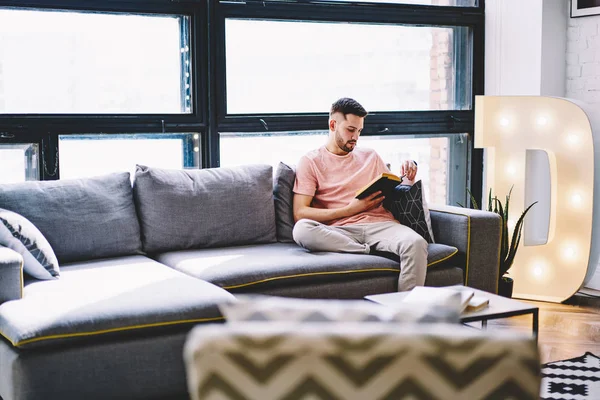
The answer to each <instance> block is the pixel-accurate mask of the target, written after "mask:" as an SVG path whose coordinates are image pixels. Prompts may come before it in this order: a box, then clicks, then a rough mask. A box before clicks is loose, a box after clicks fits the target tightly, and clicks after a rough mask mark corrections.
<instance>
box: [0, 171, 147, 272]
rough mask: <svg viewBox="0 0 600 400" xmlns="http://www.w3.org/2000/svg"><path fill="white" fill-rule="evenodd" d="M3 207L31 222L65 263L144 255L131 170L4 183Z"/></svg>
mask: <svg viewBox="0 0 600 400" xmlns="http://www.w3.org/2000/svg"><path fill="white" fill-rule="evenodd" d="M0 207H2V208H5V209H8V210H11V211H14V212H16V213H19V214H21V215H22V216H24V217H25V218H27V219H28V220H29V221H31V223H32V224H34V225H35V226H36V227H37V228H38V229H39V230H40V232H42V234H43V235H44V237H46V239H48V242H49V243H50V245H51V246H52V249H53V250H54V253H55V254H56V257H57V258H58V261H59V262H60V263H61V264H64V263H67V262H74V261H81V260H91V259H94V258H104V257H117V256H126V255H133V254H141V250H142V242H141V239H140V225H139V222H138V218H137V215H136V212H135V204H134V203H133V193H132V188H131V180H130V179H129V173H128V172H122V173H113V174H108V175H103V176H97V177H92V178H82V179H61V180H57V181H41V182H37V181H28V182H22V183H12V184H4V185H0Z"/></svg>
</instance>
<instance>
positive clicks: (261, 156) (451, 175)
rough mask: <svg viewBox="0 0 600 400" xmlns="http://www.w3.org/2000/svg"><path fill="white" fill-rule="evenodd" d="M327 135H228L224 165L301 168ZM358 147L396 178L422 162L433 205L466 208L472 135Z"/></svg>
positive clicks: (374, 139) (366, 140)
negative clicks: (404, 166) (407, 163)
mask: <svg viewBox="0 0 600 400" xmlns="http://www.w3.org/2000/svg"><path fill="white" fill-rule="evenodd" d="M327 134H328V132H327V131H324V132H280V133H270V134H250V133H238V134H232V133H222V134H221V140H220V148H221V166H234V165H243V164H252V163H263V164H271V165H273V168H274V169H275V168H277V164H278V163H279V162H280V161H283V162H285V163H287V164H290V165H295V164H297V162H298V159H299V158H300V157H301V156H302V155H304V154H305V153H306V152H308V151H310V150H313V149H316V148H318V147H320V146H323V145H324V144H325V143H326V141H327ZM358 143H359V144H358V145H359V146H363V147H370V148H372V149H375V150H376V151H377V153H378V154H379V155H380V156H381V158H382V159H383V160H384V161H385V162H386V163H387V164H390V169H391V171H392V172H393V173H396V174H399V173H400V166H401V163H402V162H403V161H404V160H415V161H417V163H418V166H419V172H418V178H419V179H421V181H422V182H423V187H424V191H425V196H426V199H427V201H428V202H430V203H434V204H451V205H456V203H457V202H460V203H462V204H464V199H465V194H466V191H465V190H466V187H467V180H468V166H469V159H470V157H469V144H468V136H467V135H466V134H463V135H428V136H424V135H419V136H408V135H403V136H396V135H386V136H362V137H361V138H360V140H359V142H358Z"/></svg>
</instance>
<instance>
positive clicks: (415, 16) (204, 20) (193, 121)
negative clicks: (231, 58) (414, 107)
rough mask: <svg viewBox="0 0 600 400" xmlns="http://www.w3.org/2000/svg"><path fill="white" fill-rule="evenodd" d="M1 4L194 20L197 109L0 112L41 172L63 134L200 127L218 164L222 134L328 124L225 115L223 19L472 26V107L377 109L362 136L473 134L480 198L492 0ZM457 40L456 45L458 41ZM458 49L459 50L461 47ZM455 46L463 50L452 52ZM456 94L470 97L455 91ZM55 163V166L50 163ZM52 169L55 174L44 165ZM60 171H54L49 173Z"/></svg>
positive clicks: (3, 125) (209, 160) (2, 124)
mask: <svg viewBox="0 0 600 400" xmlns="http://www.w3.org/2000/svg"><path fill="white" fill-rule="evenodd" d="M1 7H2V8H15V9H39V10H71V11H82V12H109V13H110V12H131V13H140V14H154V13H156V14H180V15H186V16H188V17H189V18H190V20H189V21H190V41H191V45H190V49H191V51H192V55H191V57H192V58H191V60H192V66H193V68H192V70H191V79H192V85H191V96H192V98H193V106H192V110H191V111H192V112H191V113H190V114H135V115H134V114H131V115H124V114H44V115H40V114H0V142H6V143H38V145H39V149H40V168H39V171H40V179H42V180H51V179H58V178H59V177H60V173H59V171H58V170H57V171H53V168H52V167H53V166H55V165H58V161H57V160H58V157H59V149H58V136H59V135H69V134H75V135H81V134H86V133H90V134H98V133H104V134H123V133H128V134H129V133H131V134H134V133H143V134H153V133H155V134H165V133H169V132H172V133H187V132H194V133H199V134H200V137H201V160H202V167H203V168H208V167H218V166H219V164H220V160H219V154H220V149H219V132H236V131H237V132H264V131H265V130H267V129H268V130H269V131H303V130H311V131H312V130H322V129H324V127H326V126H327V118H328V115H327V112H326V110H324V112H323V113H298V114H260V115H257V114H253V115H226V114H225V113H224V111H225V110H226V108H225V104H226V103H225V102H226V98H225V96H226V92H225V67H226V64H225V62H226V60H225V19H226V18H230V17H233V18H251V19H277V20H301V21H352V22H367V23H369V22H371V23H385V24H394V23H398V24H413V25H414V24H422V25H435V26H468V27H469V28H471V35H472V36H471V45H472V62H471V69H470V70H469V71H457V76H456V81H457V83H458V82H460V81H461V80H462V79H464V78H467V77H470V79H471V101H470V102H471V109H470V110H440V111H399V112H373V113H371V114H370V115H369V120H368V123H367V124H366V125H365V129H364V131H363V135H384V134H386V132H390V133H391V132H394V134H398V132H402V134H419V133H422V134H432V133H436V134H437V133H449V134H453V133H456V134H462V133H467V134H469V135H470V137H471V140H470V142H471V169H470V171H469V172H470V173H469V175H470V187H471V191H472V193H473V194H474V196H475V198H481V191H482V189H481V187H482V178H483V150H481V149H474V147H473V143H474V140H473V139H474V137H473V135H474V109H473V107H474V105H475V96H476V95H481V94H483V89H484V28H485V0H479V1H478V4H477V6H475V7H470V6H469V7H463V6H427V5H411V4H390V3H369V2H368V1H365V2H337V1H336V2H330V1H327V0H285V1H276V0H265V1H262V0H261V1H258V0H245V1H244V0H226V1H225V0H223V1H220V0H103V1H98V0H8V1H3V2H2V6H1ZM455 45H456V44H455ZM457 50H458V49H457ZM455 54H456V52H455ZM457 95H464V94H463V93H461V92H460V91H457ZM48 166H51V167H50V168H48ZM47 172H48V173H47ZM52 172H54V173H52Z"/></svg>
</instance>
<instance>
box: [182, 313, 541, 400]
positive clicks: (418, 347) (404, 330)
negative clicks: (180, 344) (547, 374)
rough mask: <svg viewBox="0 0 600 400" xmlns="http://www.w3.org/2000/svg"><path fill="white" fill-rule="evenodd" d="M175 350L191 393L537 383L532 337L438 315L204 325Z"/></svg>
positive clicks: (468, 390)
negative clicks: (435, 320) (399, 320)
mask: <svg viewBox="0 0 600 400" xmlns="http://www.w3.org/2000/svg"><path fill="white" fill-rule="evenodd" d="M299 327H301V329H298V328H299ZM184 356H185V363H186V371H187V378H188V388H189V392H190V395H191V397H192V399H194V400H200V399H202V400H216V399H236V400H237V399H247V400H284V399H285V400H299V399H311V400H313V399H314V400H316V399H322V400H325V399H327V400H333V399H344V400H345V399H348V400H354V399H356V400H379V399H381V400H383V399H387V400H392V399H393V400H396V399H412V400H417V399H428V400H435V399H440V400H442V399H443V400H450V399H457V400H459V399H460V400H464V399H468V400H477V399H515V400H516V399H532V400H533V399H538V398H539V390H540V363H539V354H538V349H537V346H536V345H535V343H534V341H533V340H532V339H531V338H529V337H524V336H520V335H515V334H514V333H511V334H510V336H508V335H506V334H500V333H496V334H492V333H490V332H482V331H477V330H474V329H469V328H465V327H461V326H456V325H446V324H435V325H427V324H420V325H398V324H380V323H370V324H369V323H327V324H302V325H293V324H292V325H290V324H281V323H268V324H265V323H239V324H225V325H220V326H209V325H207V326H199V327H196V328H194V330H192V332H191V333H190V336H189V337H188V340H187V342H186V345H185V350H184Z"/></svg>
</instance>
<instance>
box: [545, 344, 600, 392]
mask: <svg viewBox="0 0 600 400" xmlns="http://www.w3.org/2000/svg"><path fill="white" fill-rule="evenodd" d="M540 398H541V399H544V400H545V399H552V400H558V399H560V400H563V399H564V400H592V399H594V400H597V399H600V358H598V357H596V356H595V355H594V354H592V353H589V352H588V353H585V354H584V355H582V356H580V357H575V358H571V359H569V360H563V361H555V362H551V363H548V364H543V365H542V387H541V392H540Z"/></svg>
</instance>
